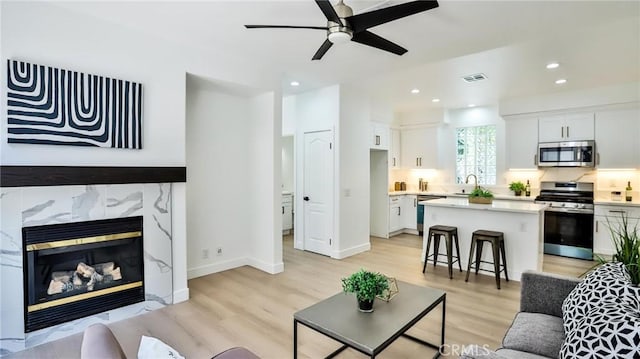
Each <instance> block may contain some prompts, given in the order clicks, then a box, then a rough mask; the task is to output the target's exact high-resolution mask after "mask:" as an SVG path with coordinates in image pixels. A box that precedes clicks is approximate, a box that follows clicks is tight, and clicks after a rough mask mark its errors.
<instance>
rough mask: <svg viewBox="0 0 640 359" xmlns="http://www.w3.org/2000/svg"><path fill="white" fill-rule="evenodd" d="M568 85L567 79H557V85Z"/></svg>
mask: <svg viewBox="0 0 640 359" xmlns="http://www.w3.org/2000/svg"><path fill="white" fill-rule="evenodd" d="M566 83H567V79H557V80H556V85H562V84H566Z"/></svg>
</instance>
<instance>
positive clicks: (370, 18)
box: [346, 0, 439, 33]
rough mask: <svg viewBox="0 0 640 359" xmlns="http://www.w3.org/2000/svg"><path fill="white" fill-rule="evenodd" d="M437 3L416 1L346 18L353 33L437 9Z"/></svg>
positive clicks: (423, 0) (424, 0) (425, 0)
mask: <svg viewBox="0 0 640 359" xmlns="http://www.w3.org/2000/svg"><path fill="white" fill-rule="evenodd" d="M438 6H439V5H438V2H437V1H427V0H418V1H411V2H408V3H404V4H399V5H395V6H390V7H387V8H384V9H378V10H373V11H369V12H365V13H362V14H358V15H353V16H349V17H347V18H346V20H347V22H348V23H349V26H350V27H351V29H352V30H353V32H356V33H357V32H360V31H364V30H366V29H368V28H371V27H374V26H378V25H381V24H384V23H387V22H390V21H393V20H397V19H400V18H403V17H406V16H409V15H413V14H417V13H420V12H423V11H427V10H431V9H433V8H436V7H438Z"/></svg>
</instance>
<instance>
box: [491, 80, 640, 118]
mask: <svg viewBox="0 0 640 359" xmlns="http://www.w3.org/2000/svg"><path fill="white" fill-rule="evenodd" d="M637 101H640V83H639V82H630V83H625V84H618V85H612V86H606V87H597V88H592V89H587V90H580V91H565V92H556V93H553V94H549V95H541V96H530V97H522V98H515V99H509V100H504V101H501V102H500V115H502V116H506V115H515V114H525V113H533V112H542V111H553V110H566V109H575V108H581V107H592V106H602V105H611V104H620V103H628V102H637Z"/></svg>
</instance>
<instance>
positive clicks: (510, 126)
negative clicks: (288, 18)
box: [505, 117, 538, 168]
mask: <svg viewBox="0 0 640 359" xmlns="http://www.w3.org/2000/svg"><path fill="white" fill-rule="evenodd" d="M505 128H506V145H507V153H506V161H507V168H535V167H536V166H537V163H536V157H535V156H536V152H537V151H538V136H535V135H534V134H535V133H537V132H538V119H537V118H536V117H531V118H521V119H508V120H506V121H505Z"/></svg>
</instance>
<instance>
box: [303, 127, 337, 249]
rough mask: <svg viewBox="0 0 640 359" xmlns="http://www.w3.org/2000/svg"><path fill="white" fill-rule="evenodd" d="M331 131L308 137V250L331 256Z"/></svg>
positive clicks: (305, 190)
mask: <svg viewBox="0 0 640 359" xmlns="http://www.w3.org/2000/svg"><path fill="white" fill-rule="evenodd" d="M332 137H333V136H332V132H331V131H320V132H309V133H305V134H304V179H303V181H304V188H303V191H302V193H303V202H302V203H303V207H304V208H303V213H304V249H305V250H308V251H312V252H315V253H319V254H324V255H330V253H331V237H332V236H333V181H334V178H333V145H332V143H331V141H332Z"/></svg>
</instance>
